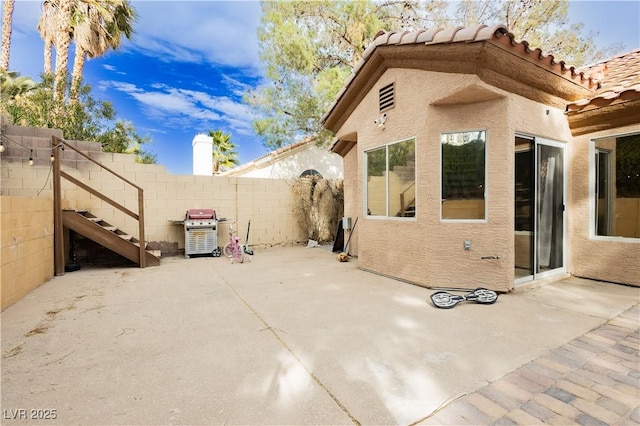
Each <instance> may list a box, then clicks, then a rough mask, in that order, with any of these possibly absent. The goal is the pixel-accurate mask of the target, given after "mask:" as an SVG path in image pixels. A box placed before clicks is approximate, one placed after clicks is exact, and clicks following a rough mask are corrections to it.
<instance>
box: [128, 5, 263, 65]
mask: <svg viewBox="0 0 640 426" xmlns="http://www.w3.org/2000/svg"><path fill="white" fill-rule="evenodd" d="M133 5H134V7H135V8H136V10H137V12H138V21H137V22H136V25H135V28H136V34H134V38H133V41H132V42H131V43H127V44H128V49H132V50H137V51H140V52H142V53H145V54H146V55H149V56H154V57H158V58H163V59H164V60H166V61H171V60H179V61H182V62H195V63H202V62H207V63H211V64H213V65H225V66H231V67H241V68H253V69H256V68H258V67H259V60H258V38H257V33H256V31H257V28H258V25H259V24H260V14H261V8H260V4H259V2H257V1H247V2H238V1H184V2H183V1H135V2H133Z"/></svg>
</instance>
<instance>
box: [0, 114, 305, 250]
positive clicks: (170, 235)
mask: <svg viewBox="0 0 640 426" xmlns="http://www.w3.org/2000/svg"><path fill="white" fill-rule="evenodd" d="M3 133H4V134H5V135H7V136H8V137H9V138H10V139H11V140H10V141H7V140H6V139H5V141H4V145H5V149H6V150H5V152H4V153H3V154H2V170H1V179H2V184H1V185H0V191H1V193H2V195H11V196H27V197H36V198H41V199H52V197H53V189H52V188H53V186H52V181H51V179H52V176H51V171H50V169H51V162H50V156H51V136H52V135H55V136H58V137H60V136H61V134H60V132H59V131H57V130H50V129H35V128H25V127H17V126H5V127H4V128H3ZM12 141H14V142H15V143H12ZM70 143H71V144H72V145H74V146H76V147H78V148H79V149H80V150H82V151H83V152H84V153H87V154H88V155H89V156H90V157H91V158H94V159H95V160H96V161H99V162H100V163H102V164H103V165H104V166H106V167H108V168H109V169H111V170H113V171H114V172H116V173H118V174H120V175H121V176H122V177H124V178H125V179H127V180H129V181H130V182H133V183H135V184H136V185H138V186H140V187H142V189H143V191H144V209H145V212H144V213H145V234H146V240H147V241H148V242H150V243H157V245H156V247H154V248H159V246H160V245H162V246H163V247H168V246H170V245H172V244H173V245H174V246H176V248H177V249H182V248H184V228H183V227H182V226H181V225H176V224H174V223H173V222H174V221H179V220H182V219H184V216H185V212H186V211H187V210H188V209H190V208H213V209H215V210H216V212H217V214H218V216H219V217H225V218H228V219H231V220H233V221H235V222H236V225H235V228H236V229H238V230H239V231H240V232H239V234H240V236H241V240H242V241H244V239H245V237H246V230H247V224H248V222H249V220H251V235H250V238H249V243H250V244H251V245H253V246H255V247H269V246H278V245H291V244H296V243H299V242H303V239H304V238H303V235H302V233H301V232H300V230H299V228H298V225H297V222H296V220H295V218H294V217H293V210H294V206H293V194H292V192H291V188H290V185H289V183H288V181H287V180H284V179H268V180H267V179H259V178H243V177H224V176H193V175H174V174H169V173H167V171H166V169H165V167H164V166H161V165H155V164H139V163H136V162H135V159H134V157H133V156H132V155H129V154H117V153H103V152H101V150H100V145H99V144H98V143H94V142H83V141H70ZM20 145H24V146H26V147H29V148H30V147H34V146H35V147H37V148H36V150H37V151H38V159H37V160H36V161H35V164H34V166H29V165H28V157H29V155H30V151H29V149H28V148H24V147H21V146H20ZM25 156H26V157H25ZM62 170H63V171H65V172H66V173H68V174H70V175H72V176H74V177H76V178H77V179H79V180H80V181H82V182H84V183H85V184H87V185H89V186H91V187H92V188H94V189H96V190H98V191H100V192H102V193H103V194H104V195H106V196H107V197H109V198H111V199H113V200H115V201H117V202H118V203H120V204H122V205H124V206H125V207H126V208H127V209H129V210H132V211H133V212H135V213H137V212H138V198H137V197H138V196H137V190H136V189H135V188H134V187H132V186H130V185H128V184H127V183H125V182H124V181H122V180H121V179H119V178H117V177H115V176H114V175H112V174H111V173H109V172H107V171H106V170H104V169H102V168H101V167H99V166H98V165H96V164H94V163H92V162H90V161H88V160H86V159H84V158H82V157H81V156H80V155H78V154H77V153H75V152H73V151H72V150H70V149H66V150H65V151H64V152H62ZM62 187H63V196H62V199H63V207H64V208H71V209H77V210H89V211H91V213H93V214H94V215H96V216H99V217H101V218H103V219H104V220H106V221H107V222H109V223H111V225H113V226H117V227H118V228H120V229H122V230H123V231H125V232H127V233H130V234H132V235H135V236H137V235H138V223H137V221H136V220H135V219H133V218H131V217H130V216H128V215H126V214H125V213H122V212H120V211H119V210H117V209H115V208H113V207H112V206H111V205H109V204H108V203H106V202H104V201H102V200H100V199H99V198H97V197H95V196H93V195H90V194H89V193H88V192H86V191H84V190H82V189H79V188H77V187H76V186H75V185H74V184H72V183H70V182H68V181H66V180H65V179H62ZM227 229H228V228H226V227H224V226H222V225H221V226H220V229H219V231H218V237H219V245H220V246H223V245H224V244H225V243H226V241H227V240H228V233H227V232H228V231H227Z"/></svg>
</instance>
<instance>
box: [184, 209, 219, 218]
mask: <svg viewBox="0 0 640 426" xmlns="http://www.w3.org/2000/svg"><path fill="white" fill-rule="evenodd" d="M215 217H216V211H215V210H213V209H189V210H187V215H186V219H187V220H188V219H215Z"/></svg>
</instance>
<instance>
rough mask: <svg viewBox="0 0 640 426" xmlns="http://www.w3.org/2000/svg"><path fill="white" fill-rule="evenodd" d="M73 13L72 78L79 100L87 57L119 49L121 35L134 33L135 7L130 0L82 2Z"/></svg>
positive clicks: (73, 95) (72, 96)
mask: <svg viewBox="0 0 640 426" xmlns="http://www.w3.org/2000/svg"><path fill="white" fill-rule="evenodd" d="M74 15H75V16H76V22H74V33H73V36H74V40H75V43H76V50H75V59H74V63H73V72H72V78H71V99H72V100H73V99H77V95H78V93H79V90H80V83H81V82H82V72H83V69H84V62H85V59H86V58H87V57H89V58H95V57H98V56H102V55H104V54H105V53H106V52H107V51H108V50H109V49H114V50H115V49H117V48H118V47H120V45H121V44H122V37H123V36H124V37H126V38H127V39H130V38H131V36H132V35H133V25H132V24H133V21H135V19H136V13H135V9H134V8H133V6H131V4H130V3H129V2H128V1H127V0H101V1H92V2H88V1H81V2H79V3H78V5H77V7H76V10H75V13H74Z"/></svg>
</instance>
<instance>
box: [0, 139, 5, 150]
mask: <svg viewBox="0 0 640 426" xmlns="http://www.w3.org/2000/svg"><path fill="white" fill-rule="evenodd" d="M0 152H4V143H3V142H2V141H0Z"/></svg>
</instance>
